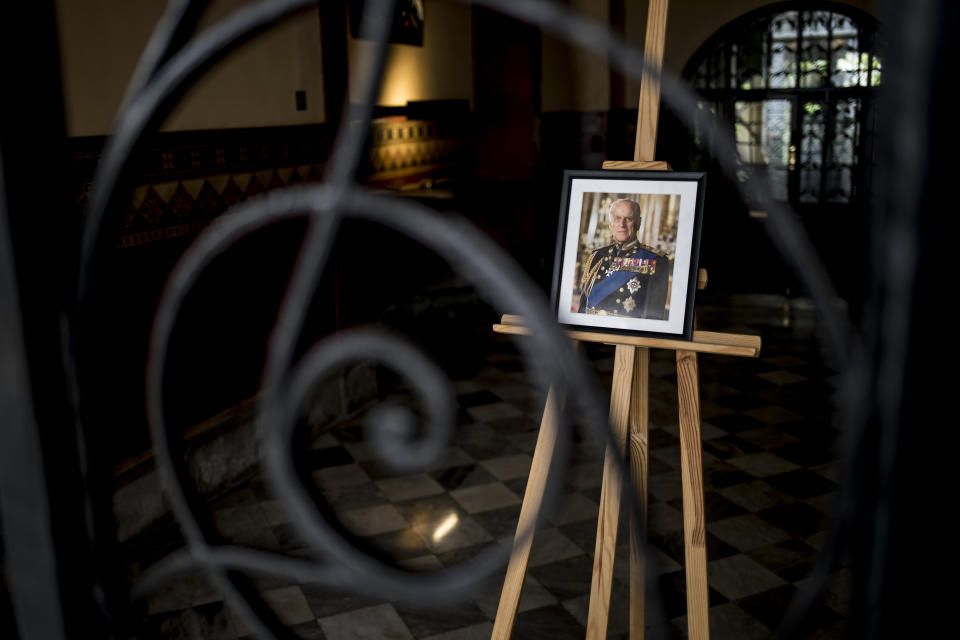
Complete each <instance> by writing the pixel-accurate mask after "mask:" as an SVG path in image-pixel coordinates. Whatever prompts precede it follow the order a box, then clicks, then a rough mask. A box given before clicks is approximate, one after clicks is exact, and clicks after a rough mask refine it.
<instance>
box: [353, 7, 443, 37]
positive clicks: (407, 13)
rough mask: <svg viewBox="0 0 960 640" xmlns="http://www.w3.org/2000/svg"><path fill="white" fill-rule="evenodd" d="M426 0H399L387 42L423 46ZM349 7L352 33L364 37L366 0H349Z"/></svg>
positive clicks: (354, 35)
mask: <svg viewBox="0 0 960 640" xmlns="http://www.w3.org/2000/svg"><path fill="white" fill-rule="evenodd" d="M425 1H426V0H397V2H396V4H395V6H394V10H393V20H392V23H391V25H390V36H389V37H388V38H387V42H389V43H390V44H408V45H411V46H414V47H422V46H423V23H424V13H425V10H424V3H425ZM349 7H350V12H349V13H350V35H351V36H353V37H354V38H357V39H364V34H365V33H366V29H365V28H364V27H365V23H364V7H365V0H349Z"/></svg>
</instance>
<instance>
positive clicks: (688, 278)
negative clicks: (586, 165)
mask: <svg viewBox="0 0 960 640" xmlns="http://www.w3.org/2000/svg"><path fill="white" fill-rule="evenodd" d="M705 183H706V174H704V173H679V172H676V173H675V172H671V171H566V172H564V175H563V198H562V205H561V211H560V225H559V230H558V233H557V253H556V259H555V262H554V272H553V273H554V275H553V305H554V309H555V310H556V313H557V321H558V322H559V323H560V324H561V325H564V326H566V327H569V328H575V329H587V330H591V331H607V332H610V333H630V334H639V335H648V336H655V337H662V338H674V339H683V340H689V339H690V337H691V335H692V333H693V300H694V293H695V292H696V288H697V268H698V253H699V249H700V227H701V221H702V217H703V193H704V187H705Z"/></svg>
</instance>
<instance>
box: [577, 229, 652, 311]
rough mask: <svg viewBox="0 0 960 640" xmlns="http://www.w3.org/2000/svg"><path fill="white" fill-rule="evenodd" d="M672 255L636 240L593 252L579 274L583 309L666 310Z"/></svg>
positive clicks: (581, 307) (615, 243)
mask: <svg viewBox="0 0 960 640" xmlns="http://www.w3.org/2000/svg"><path fill="white" fill-rule="evenodd" d="M669 281H670V259H669V258H668V257H667V256H666V254H664V253H661V252H660V251H657V250H656V249H654V248H653V247H648V246H647V245H645V244H641V243H640V242H639V241H637V240H635V239H634V240H631V241H629V242H624V243H622V244H621V243H618V242H614V243H613V244H609V245H607V246H605V247H601V248H599V249H597V250H596V251H594V252H593V253H592V254H590V257H589V258H588V259H587V261H586V264H585V265H584V269H583V274H582V276H581V277H580V308H579V312H580V313H590V314H598V315H612V316H624V317H629V318H652V319H657V320H661V319H664V316H665V314H666V304H667V287H668V284H669Z"/></svg>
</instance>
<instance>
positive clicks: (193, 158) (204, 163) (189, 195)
mask: <svg viewBox="0 0 960 640" xmlns="http://www.w3.org/2000/svg"><path fill="white" fill-rule="evenodd" d="M105 142H106V138H104V137H90V138H73V139H71V140H70V141H69V143H68V144H69V145H70V152H71V157H72V161H73V170H74V175H75V180H76V183H77V204H78V206H79V208H80V210H81V211H86V208H87V198H88V193H89V188H90V183H91V180H92V179H93V176H94V172H95V170H96V165H97V162H98V161H99V159H100V155H101V153H102V151H103V146H104V144H105ZM329 148H330V140H329V134H328V131H327V129H326V127H325V125H322V124H321V125H309V126H301V127H270V128H261V129H237V130H223V131H192V132H170V133H160V134H157V135H156V136H155V137H154V138H153V139H152V140H151V141H150V142H149V143H148V144H147V145H146V151H144V152H143V154H142V156H141V157H142V163H143V164H142V167H143V168H142V170H141V172H140V174H139V179H138V180H137V184H136V186H135V187H134V189H133V192H132V194H131V197H130V200H129V202H128V203H127V209H126V211H125V213H124V216H123V222H122V226H121V228H120V229H119V230H118V240H117V242H116V246H117V247H119V248H130V247H136V246H139V245H143V244H145V243H150V242H156V241H159V240H168V239H171V238H182V237H184V236H191V235H194V234H196V233H198V232H199V231H200V230H201V229H202V228H203V227H205V226H206V225H207V224H210V222H211V221H212V220H214V219H215V218H216V217H217V216H219V215H220V214H222V213H223V212H225V211H226V210H227V209H229V208H230V207H232V206H233V205H235V204H237V203H239V202H242V201H244V200H247V199H248V198H252V197H254V196H256V195H257V194H259V193H262V192H264V191H269V190H271V189H276V188H278V187H284V186H287V185H291V184H297V183H301V182H316V181H319V180H320V179H321V176H322V175H323V169H324V166H325V163H326V160H327V155H328V153H329ZM472 149H473V144H472V140H471V138H470V136H469V135H468V133H467V127H466V126H464V125H463V124H457V125H454V124H445V123H438V122H432V121H426V120H405V119H404V118H403V117H399V118H397V117H391V118H383V119H379V120H376V121H374V123H373V125H372V129H371V134H370V143H369V151H368V156H367V161H366V164H365V166H364V167H362V168H361V174H362V180H363V182H364V183H366V184H368V185H370V186H376V187H403V186H406V185H414V186H416V185H423V184H429V183H436V182H444V181H448V180H452V179H454V178H456V177H458V176H462V175H464V174H465V173H466V171H467V170H469V168H470V167H472V158H473V155H472Z"/></svg>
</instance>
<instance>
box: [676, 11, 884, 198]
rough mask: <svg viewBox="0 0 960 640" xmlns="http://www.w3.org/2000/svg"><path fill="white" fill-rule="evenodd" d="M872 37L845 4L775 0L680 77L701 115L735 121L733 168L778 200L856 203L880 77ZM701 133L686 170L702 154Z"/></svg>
mask: <svg viewBox="0 0 960 640" xmlns="http://www.w3.org/2000/svg"><path fill="white" fill-rule="evenodd" d="M876 34H877V23H876V21H875V20H874V19H873V18H872V17H870V16H869V15H867V14H865V13H862V12H860V11H857V10H855V9H853V8H851V7H849V6H847V5H841V4H838V3H797V2H789V3H780V4H776V5H771V6H768V7H764V8H762V9H760V10H758V11H755V12H752V13H749V14H747V15H745V16H744V17H742V18H740V19H738V20H736V21H734V22H732V23H730V24H729V25H727V26H726V27H724V28H723V29H721V30H720V31H719V32H718V33H717V34H716V35H715V36H714V37H713V38H711V39H710V40H709V41H708V42H707V43H706V44H705V45H704V46H702V47H701V48H700V50H699V51H698V52H697V53H696V54H695V55H694V56H693V58H692V59H691V61H690V63H689V64H688V65H687V68H686V70H685V73H684V76H685V77H686V78H687V79H688V80H689V81H690V82H691V84H692V85H693V87H694V88H695V89H696V90H697V91H698V92H699V94H700V95H701V96H702V101H701V102H700V108H701V109H702V110H703V112H704V113H707V112H710V113H715V114H718V115H720V116H721V117H722V118H723V119H725V120H726V121H727V122H729V123H730V125H731V126H732V127H733V129H734V133H735V135H736V140H737V150H738V152H739V156H740V158H739V160H740V163H741V164H740V166H741V172H742V173H743V174H744V175H746V174H750V173H757V172H762V173H765V174H766V175H767V177H768V178H769V179H770V184H771V188H772V189H773V194H774V197H775V198H776V199H778V200H781V201H784V202H790V203H791V204H793V205H795V206H797V207H799V208H803V207H804V205H807V206H809V205H825V204H835V205H856V204H863V203H864V202H865V200H866V198H867V193H866V191H867V185H869V174H870V167H871V165H872V164H873V163H872V157H873V153H874V152H873V148H874V145H875V140H874V133H875V131H874V122H875V121H876V98H877V94H878V92H879V86H880V83H881V79H882V75H883V65H882V51H881V50H882V47H881V46H880V43H879V42H878V39H877V35H876ZM697 129H699V127H698V128H697ZM699 133H700V132H699V130H695V131H694V136H695V141H696V143H697V144H696V149H697V151H695V152H694V158H692V162H693V165H694V167H697V166H698V165H699V167H704V163H705V160H706V159H705V158H704V157H703V155H702V152H701V151H700V149H701V148H702V145H700V144H699Z"/></svg>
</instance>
